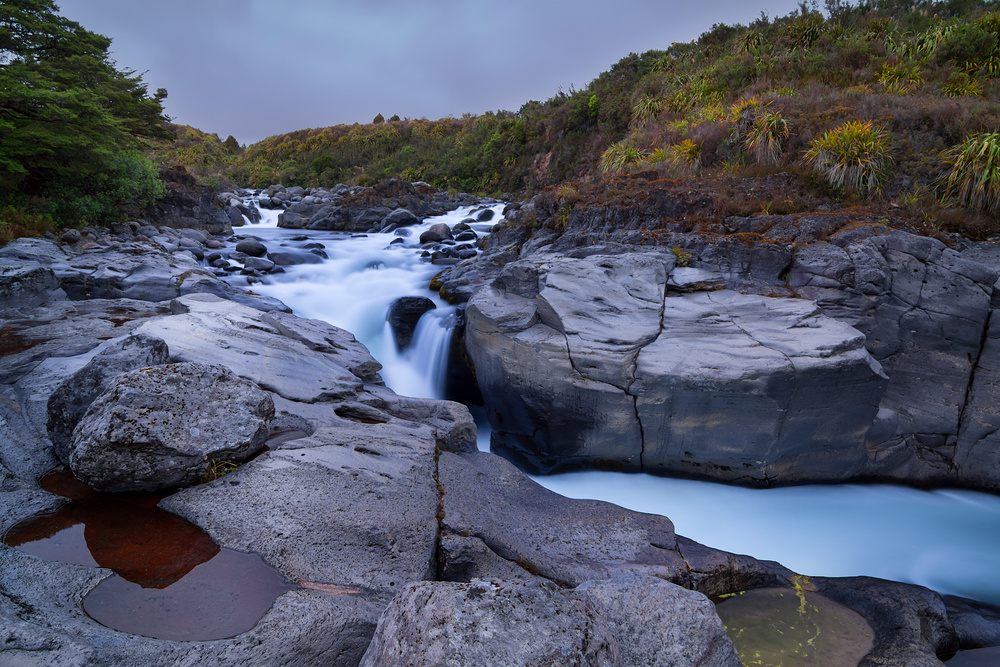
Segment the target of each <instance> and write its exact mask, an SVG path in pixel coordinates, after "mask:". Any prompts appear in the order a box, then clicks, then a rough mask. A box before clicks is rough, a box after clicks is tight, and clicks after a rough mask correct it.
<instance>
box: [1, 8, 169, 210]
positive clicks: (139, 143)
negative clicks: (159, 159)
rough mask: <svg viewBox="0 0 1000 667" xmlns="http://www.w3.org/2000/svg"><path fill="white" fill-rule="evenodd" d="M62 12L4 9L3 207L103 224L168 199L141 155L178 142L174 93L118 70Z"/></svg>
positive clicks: (104, 43)
mask: <svg viewBox="0 0 1000 667" xmlns="http://www.w3.org/2000/svg"><path fill="white" fill-rule="evenodd" d="M57 11H58V8H57V7H56V6H55V4H54V3H53V2H52V0H7V1H5V2H3V3H2V4H0V203H14V204H18V203H23V202H26V201H28V200H33V201H35V202H36V206H39V207H41V208H43V209H45V210H46V211H48V212H52V213H60V214H61V215H63V216H65V217H66V219H64V220H62V222H71V223H78V222H104V221H107V220H108V219H111V218H115V217H121V216H122V215H123V212H122V209H123V207H127V206H128V205H130V204H133V205H135V206H142V205H144V204H146V203H149V202H150V201H151V200H152V198H154V197H155V196H156V194H157V192H158V191H159V190H158V186H157V183H158V182H157V181H155V179H152V180H151V179H150V178H149V175H150V172H151V171H152V173H154V174H155V168H154V167H153V165H152V164H151V163H149V162H148V160H146V159H145V158H143V157H142V156H141V155H140V153H139V149H140V148H142V147H143V140H144V139H146V138H164V139H166V138H172V133H171V132H170V131H169V130H168V129H167V128H166V126H165V125H164V123H165V122H166V121H167V120H168V118H167V117H166V116H165V115H164V112H163V100H164V99H165V98H166V96H167V91H166V90H164V89H162V88H161V89H159V90H157V91H156V93H154V94H153V95H149V93H148V91H147V90H146V85H145V84H144V83H143V81H142V75H140V74H136V72H134V71H133V70H128V69H125V70H119V69H117V68H116V66H115V64H114V62H113V61H112V60H111V59H110V57H109V55H108V49H109V47H110V46H111V40H110V39H108V38H107V37H104V36H103V35H98V34H96V33H93V32H90V31H88V30H86V29H84V28H83V27H82V26H80V25H79V24H78V23H76V22H75V21H70V20H69V19H66V18H64V17H62V16H59V15H58V14H57V13H56V12H57ZM126 181H127V182H126ZM112 192H113V193H116V194H114V195H112V196H109V193H112ZM123 193H125V194H126V195H127V196H128V197H135V198H136V199H135V200H134V201H124V202H123V201H122V196H123Z"/></svg>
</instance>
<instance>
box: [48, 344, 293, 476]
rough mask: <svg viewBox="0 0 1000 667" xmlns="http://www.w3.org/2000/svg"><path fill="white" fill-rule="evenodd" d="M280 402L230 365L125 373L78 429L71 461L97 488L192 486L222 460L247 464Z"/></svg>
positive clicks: (154, 368) (264, 437) (180, 366)
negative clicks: (245, 462)
mask: <svg viewBox="0 0 1000 667" xmlns="http://www.w3.org/2000/svg"><path fill="white" fill-rule="evenodd" d="M273 417H274V403H273V402H272V400H271V397H270V396H268V395H267V394H266V393H265V392H263V391H261V390H260V388H259V387H257V386H256V385H255V384H253V383H252V382H249V381H247V380H244V379H242V378H238V377H236V375H234V374H233V372H232V371H231V370H229V369H228V368H226V367H224V366H218V365H215V366H210V365H205V364H192V363H181V364H165V365H161V366H152V367H149V368H141V369H139V370H136V371H130V372H127V373H124V374H122V375H120V376H118V377H117V378H115V379H114V380H112V381H111V383H110V386H109V387H108V389H107V390H106V391H105V392H104V393H102V394H101V395H100V396H99V397H97V399H96V400H95V401H94V402H93V403H92V404H91V406H90V408H89V409H88V410H87V413H86V414H85V415H84V416H83V417H82V418H81V419H80V422H79V424H78V425H77V428H76V430H75V431H74V432H73V441H72V444H71V446H70V448H69V455H68V457H67V458H68V462H69V467H70V469H71V470H72V471H73V474H74V475H76V476H77V477H78V478H79V479H80V480H82V481H83V482H85V483H87V484H89V485H90V486H92V487H93V488H95V489H97V490H98V491H111V492H122V491H158V490H161V489H171V488H177V487H180V486H186V485H188V484H192V483H194V482H196V481H198V479H199V478H200V477H202V476H203V475H204V474H205V473H207V472H208V470H209V468H210V467H211V466H212V465H213V462H215V461H227V462H236V463H238V462H242V461H244V460H245V459H246V458H248V457H249V456H251V455H253V454H255V453H256V452H258V451H259V450H260V448H261V447H263V446H264V441H265V440H267V434H268V429H269V426H270V422H271V419H272V418H273Z"/></svg>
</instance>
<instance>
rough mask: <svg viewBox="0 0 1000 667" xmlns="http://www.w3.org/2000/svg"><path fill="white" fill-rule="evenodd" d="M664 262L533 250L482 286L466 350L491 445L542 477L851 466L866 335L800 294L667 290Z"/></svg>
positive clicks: (722, 476) (752, 478)
mask: <svg viewBox="0 0 1000 667" xmlns="http://www.w3.org/2000/svg"><path fill="white" fill-rule="evenodd" d="M674 270H675V268H674V257H673V254H672V253H670V254H669V255H660V254H656V253H624V254H621V255H612V256H607V255H591V256H589V257H586V258H583V259H578V258H563V257H554V256H546V257H542V258H539V259H532V260H520V261H518V262H515V263H513V264H509V265H507V266H506V267H505V268H504V270H503V271H502V272H501V274H500V276H499V277H498V278H497V279H496V280H495V281H494V282H493V284H492V285H490V286H488V287H486V288H483V289H482V290H480V291H479V292H478V293H477V294H476V295H475V296H474V297H473V299H472V300H471V301H470V302H469V306H468V309H467V311H466V312H467V318H468V324H467V328H466V347H467V349H468V351H469V356H470V358H471V359H472V360H473V362H474V364H475V367H476V377H477V380H478V381H479V384H480V389H481V390H482V392H483V396H484V398H485V400H486V405H487V415H488V416H489V418H490V421H491V425H492V426H493V440H492V447H493V448H494V450H495V451H497V452H498V453H501V454H503V455H504V456H507V457H509V458H510V459H512V460H514V461H515V462H517V463H518V464H519V465H522V466H524V467H526V468H527V469H528V470H531V471H536V472H542V473H547V472H552V471H555V470H559V469H567V468H574V467H581V466H587V465H597V466H600V467H607V468H620V469H625V470H640V469H641V470H644V471H647V472H661V473H670V474H681V475H687V476H694V477H702V478H709V479H717V480H724V481H734V482H742V483H749V484H755V485H767V484H772V483H795V482H804V481H838V480H843V479H849V478H851V477H853V476H855V475H857V474H858V473H859V472H860V471H861V469H862V468H863V467H864V465H865V464H866V462H867V455H868V454H867V449H866V436H867V433H868V429H869V428H870V426H871V424H872V422H873V420H874V419H875V417H876V415H877V414H878V408H879V402H880V400H881V398H882V394H883V392H884V390H885V384H886V377H885V375H884V374H883V373H882V370H881V367H880V366H879V364H878V362H876V361H875V360H874V359H873V358H872V356H871V355H870V354H869V353H868V351H867V350H866V349H865V342H866V339H865V336H864V335H863V334H862V333H861V332H859V331H857V330H856V329H854V328H852V327H850V326H849V325H847V324H844V323H842V322H838V321H836V320H834V319H832V318H829V317H826V316H825V315H823V314H822V312H821V311H820V310H819V309H818V308H817V307H816V305H815V303H813V302H811V301H806V300H801V299H776V298H769V297H763V296H751V295H741V294H738V293H736V292H733V291H729V290H721V291H708V292H692V293H685V294H681V295H679V296H672V295H670V292H671V285H670V282H671V280H672V274H673V271H674ZM702 278H704V276H702ZM702 282H705V281H704V280H702ZM710 289H712V290H714V285H713V286H712V287H711V288H710Z"/></svg>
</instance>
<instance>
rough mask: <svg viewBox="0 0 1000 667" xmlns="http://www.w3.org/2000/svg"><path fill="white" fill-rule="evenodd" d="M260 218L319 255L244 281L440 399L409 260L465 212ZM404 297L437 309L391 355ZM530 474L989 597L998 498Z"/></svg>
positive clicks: (431, 332) (801, 555)
mask: <svg viewBox="0 0 1000 667" xmlns="http://www.w3.org/2000/svg"><path fill="white" fill-rule="evenodd" d="M477 208H478V207H477ZM490 208H491V209H492V210H493V211H494V212H495V214H496V217H494V219H493V220H491V221H489V222H478V223H470V224H471V226H472V228H473V229H474V230H475V231H476V232H477V233H479V234H485V233H488V230H489V229H490V227H492V225H493V224H495V223H496V221H497V220H498V219H499V217H500V215H501V213H502V210H503V205H502V204H496V205H492V206H491V207H490ZM262 213H263V218H262V221H261V223H260V224H257V225H247V226H245V227H243V228H242V229H240V230H237V234H241V235H253V236H257V237H258V238H260V239H261V240H262V241H264V243H265V244H266V245H267V246H268V247H269V248H271V247H272V246H278V245H279V244H282V243H287V244H295V243H302V241H298V242H295V241H292V240H291V239H293V238H294V237H301V236H303V235H307V236H308V237H309V242H310V243H320V244H322V245H323V248H322V251H323V252H324V253H325V254H326V255H327V258H326V259H325V260H324V261H323V262H322V263H317V264H306V265H297V266H292V267H288V268H287V270H286V272H285V273H283V274H277V275H271V276H269V277H268V278H267V279H266V282H265V283H262V284H255V285H253V286H252V288H253V289H254V290H255V291H257V292H259V293H261V294H265V295H267V296H273V297H275V298H278V299H280V300H282V301H283V302H285V303H286V304H287V305H288V306H290V307H291V308H292V309H293V310H294V312H295V314H297V315H299V316H302V317H309V318H316V319H321V320H325V321H327V322H330V323H331V324H334V325H336V326H338V327H341V328H343V329H346V330H348V331H351V332H352V333H354V335H355V336H356V337H357V338H358V340H359V341H360V342H362V343H363V344H365V345H366V346H367V347H368V348H369V350H371V352H372V354H373V355H374V356H375V358H376V359H378V360H379V362H381V363H382V365H383V371H382V373H381V374H382V377H383V378H384V379H385V381H386V384H387V385H388V386H389V387H391V388H392V389H393V390H394V391H396V392H397V393H399V394H404V395H410V396H418V397H429V398H440V397H441V396H442V391H443V375H444V369H445V368H446V364H447V356H446V355H447V348H448V340H449V336H450V328H449V327H450V325H451V323H452V321H453V316H454V309H453V307H451V306H448V305H447V304H445V303H444V302H443V301H442V300H441V299H440V298H439V297H438V296H437V295H436V294H434V293H432V292H431V291H430V290H428V289H427V284H428V282H429V281H430V279H431V278H432V277H433V276H434V275H435V274H436V273H437V272H439V271H440V270H441V269H442V268H443V267H442V266H438V265H433V264H431V263H430V262H429V261H427V260H426V259H425V258H421V254H422V252H423V250H422V248H421V246H420V244H419V236H420V234H421V232H422V231H423V230H425V229H427V228H429V227H430V225H431V224H434V223H438V222H444V223H446V224H448V225H449V226H453V225H455V224H457V223H459V222H461V221H463V220H466V219H467V218H469V217H470V215H471V214H472V213H473V209H472V208H471V207H467V208H463V209H459V210H457V211H453V212H452V213H449V214H448V215H445V216H441V217H439V218H429V219H427V220H425V221H424V223H423V224H421V225H419V226H415V227H411V228H408V230H407V235H406V236H396V235H395V234H394V233H389V234H347V233H339V232H303V231H302V230H285V229H280V228H278V227H277V216H278V211H270V210H266V209H265V210H262ZM397 239H401V241H400V240H397ZM393 241H396V242H395V243H392V242H393ZM241 280H245V279H243V278H234V279H233V282H234V284H239V281H241ZM243 286H246V283H245V282H244V283H243ZM402 296H426V297H429V298H431V299H432V300H434V301H435V303H436V304H437V306H438V307H437V309H435V310H433V311H431V312H429V313H428V314H426V315H425V316H424V317H423V318H422V319H421V322H420V325H419V326H418V330H417V332H416V335H415V337H414V340H413V342H412V343H411V345H410V346H409V347H408V348H407V349H405V350H403V351H402V352H400V351H398V350H397V349H396V345H395V342H394V340H393V337H392V335H391V332H390V331H389V329H388V325H387V323H386V312H387V310H388V307H389V304H390V303H391V302H392V301H393V300H395V299H396V298H398V297H402ZM479 421H480V423H481V426H480V448H481V449H488V447H489V430H488V427H487V426H486V425H485V424H483V423H482V422H483V420H481V419H480V420H479ZM533 479H535V481H537V482H538V483H539V484H542V485H543V486H545V487H547V488H549V489H551V490H553V491H556V492H558V493H560V494H562V495H565V496H568V497H572V498H593V499H598V500H606V501H608V502H612V503H615V504H617V505H621V506H623V507H627V508H629V509H633V510H637V511H641V512H648V513H653V514H660V515H663V516H667V517H669V518H670V519H671V520H672V521H673V522H674V524H675V527H676V530H677V533H678V534H681V535H684V536H686V537H689V538H691V539H694V540H697V541H699V542H702V543H704V544H707V545H709V546H712V547H715V548H719V549H724V550H727V551H731V552H735V553H744V554H749V555H752V556H754V557H756V558H758V559H767V560H775V561H778V562H780V563H782V564H783V565H785V566H786V567H789V568H791V569H793V570H795V571H797V572H801V573H803V574H807V575H813V576H852V575H871V576H877V577H882V578H886V579H892V580H896V581H904V582H909V583H915V584H921V585H924V586H927V587H929V588H932V589H934V590H937V591H939V592H941V593H946V594H956V595H962V596H965V597H970V598H974V599H979V600H985V601H989V602H993V603H995V604H1000V577H997V575H996V572H997V568H998V566H1000V497H997V496H993V495H989V494H984V493H976V492H971V491H964V490H947V489H945V490H936V491H921V490H916V489H910V488H905V487H899V486H892V485H853V484H842V485H808V486H797V487H786V488H780V489H745V488H740V487H733V486H726V485H722V484H714V483H710V482H698V481H691V480H678V479H668V478H664V477H657V476H653V475H645V474H626V473H614V472H601V471H582V472H574V473H565V474H560V475H552V476H535V477H533Z"/></svg>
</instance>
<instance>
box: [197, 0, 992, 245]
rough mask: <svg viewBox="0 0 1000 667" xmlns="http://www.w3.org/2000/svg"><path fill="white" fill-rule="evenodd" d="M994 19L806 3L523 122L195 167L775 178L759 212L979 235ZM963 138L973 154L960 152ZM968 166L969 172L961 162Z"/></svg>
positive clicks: (305, 138)
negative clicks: (833, 209) (837, 211)
mask: <svg viewBox="0 0 1000 667" xmlns="http://www.w3.org/2000/svg"><path fill="white" fill-rule="evenodd" d="M998 7H1000V3H998V2H996V1H995V0H994V1H989V2H983V1H979V0H951V1H949V2H916V3H911V2H901V1H899V0H878V1H877V2H872V3H862V4H860V5H858V6H851V5H848V4H846V3H843V2H839V1H837V0H827V2H826V3H825V11H824V12H820V11H819V10H818V8H817V5H816V3H815V2H813V3H812V4H811V5H808V4H806V3H802V5H801V6H800V9H799V10H798V11H796V12H794V13H792V14H789V15H788V16H784V17H779V18H775V19H771V18H768V17H767V16H766V15H764V14H763V13H762V15H761V17H760V18H759V19H758V20H756V21H755V22H753V23H752V24H751V25H749V26H743V25H734V26H729V25H724V24H717V25H715V26H713V27H712V28H711V30H709V31H708V32H705V33H704V34H702V35H701V36H700V37H699V38H698V39H697V40H694V41H692V42H691V43H675V44H673V45H671V46H670V47H669V48H667V49H665V50H662V51H648V52H645V53H642V54H638V55H637V54H634V53H633V54H630V55H628V56H626V57H625V58H623V59H622V60H621V61H619V62H618V63H616V64H615V65H614V66H613V67H611V69H610V70H608V71H607V72H604V73H602V74H601V75H600V76H598V77H597V78H596V79H594V80H593V81H592V82H591V83H590V84H589V85H587V87H586V88H584V89H582V90H570V91H569V92H568V93H567V92H560V93H558V94H557V95H555V96H553V97H552V98H550V99H549V100H547V101H545V102H538V101H529V102H526V103H525V104H524V105H523V106H522V107H521V108H520V109H519V110H518V111H516V112H515V111H498V112H489V113H486V114H483V115H480V116H471V115H467V116H464V117H462V118H446V119H441V120H435V121H429V120H424V119H416V120H413V119H404V120H400V119H398V117H395V116H394V117H392V118H391V119H389V120H388V121H383V120H382V119H381V117H379V118H376V121H379V122H373V123H371V124H366V125H359V124H355V125H337V126H333V127H327V128H321V129H306V130H300V131H297V132H292V133H288V134H283V135H279V136H274V137H270V138H268V139H265V140H264V141H261V142H259V143H257V144H254V145H252V146H249V147H248V148H247V149H246V150H243V151H238V150H234V151H232V152H227V151H224V150H216V151H208V152H206V154H204V155H201V156H199V159H200V160H201V165H202V166H201V168H202V169H203V170H205V171H207V172H212V171H213V170H214V171H215V172H216V173H219V174H222V173H224V174H225V175H226V176H228V177H229V178H230V179H232V180H233V181H234V182H237V183H241V184H245V185H251V186H257V187H263V186H266V185H269V184H271V183H275V182H281V183H284V184H285V185H301V186H327V187H328V186H331V185H333V184H335V183H338V182H346V183H351V184H362V185H368V184H372V183H376V182H378V181H380V180H383V179H385V178H403V179H406V180H411V181H415V180H422V181H427V182H429V183H431V184H432V185H435V186H437V187H441V188H447V189H456V190H462V191H469V192H481V193H486V194H493V195H500V194H503V195H506V196H509V197H519V196H525V195H527V194H529V193H533V192H537V191H539V190H542V189H544V188H546V187H549V186H553V185H558V184H562V183H565V182H567V181H584V182H588V181H594V180H600V179H601V178H602V177H604V176H607V175H614V174H618V173H622V172H632V171H651V170H652V171H655V172H656V173H657V174H658V175H660V176H664V177H697V178H710V179H712V178H714V179H723V180H726V181H729V180H732V179H737V180H739V179H746V178H766V177H769V176H773V175H777V174H782V173H784V174H788V175H790V176H791V177H792V178H793V181H794V183H795V187H793V188H791V191H790V192H791V193H790V195H789V196H788V197H785V198H784V199H778V200H768V201H760V205H761V206H762V207H763V208H765V209H766V210H773V211H775V212H794V211H796V210H804V209H803V207H804V206H815V205H816V204H817V202H828V203H836V202H842V203H856V202H858V201H862V200H874V201H884V202H886V203H890V204H895V205H896V206H898V207H899V208H902V209H903V210H904V211H905V212H907V213H908V214H910V215H912V216H915V217H920V218H922V219H924V220H926V221H927V222H928V224H929V225H930V226H931V227H933V228H942V229H958V230H964V231H967V232H968V231H970V230H973V231H975V233H977V234H982V233H988V232H991V231H992V229H993V228H994V227H995V225H996V215H995V213H996V211H997V208H998V202H1000V195H998V191H1000V157H998V155H1000V140H998V137H997V135H996V134H991V133H992V132H995V129H996V128H997V127H1000V82H998V78H997V77H998V76H1000V13H998V11H997V9H998ZM847 124H851V125H849V126H848V128H847V130H846V133H845V132H841V131H839V129H840V128H842V127H844V126H845V125H847ZM979 133H987V134H985V135H982V134H979ZM977 135H978V136H977ZM971 137H976V138H977V139H979V143H976V144H965V143H963V142H966V141H967V140H968V139H970V138H971ZM216 140H217V138H216ZM217 143H218V142H217ZM203 145H204V144H203ZM963 150H964V151H965V152H966V153H967V154H970V155H971V154H973V153H974V154H976V155H978V156H979V157H978V158H976V160H978V162H977V161H975V160H973V161H972V162H970V160H972V158H971V157H970V155H967V156H966V158H964V161H963V159H960V158H961V151H963ZM956 162H958V163H959V169H958V171H957V173H956V176H955V177H954V179H953V181H952V182H951V184H950V185H949V182H948V178H949V176H950V175H951V173H952V168H953V166H954V165H955V164H956ZM977 183H978V184H979V186H978V187H979V189H978V190H977V189H976V188H977V185H976V184H977ZM963 186H965V187H966V190H967V191H966V192H965V193H964V194H963V192H962V187H963ZM758 199H759V198H758ZM956 204H961V205H964V206H966V207H968V209H969V210H966V209H956V208H955V205H956ZM973 211H979V212H978V213H976V212H973Z"/></svg>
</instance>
